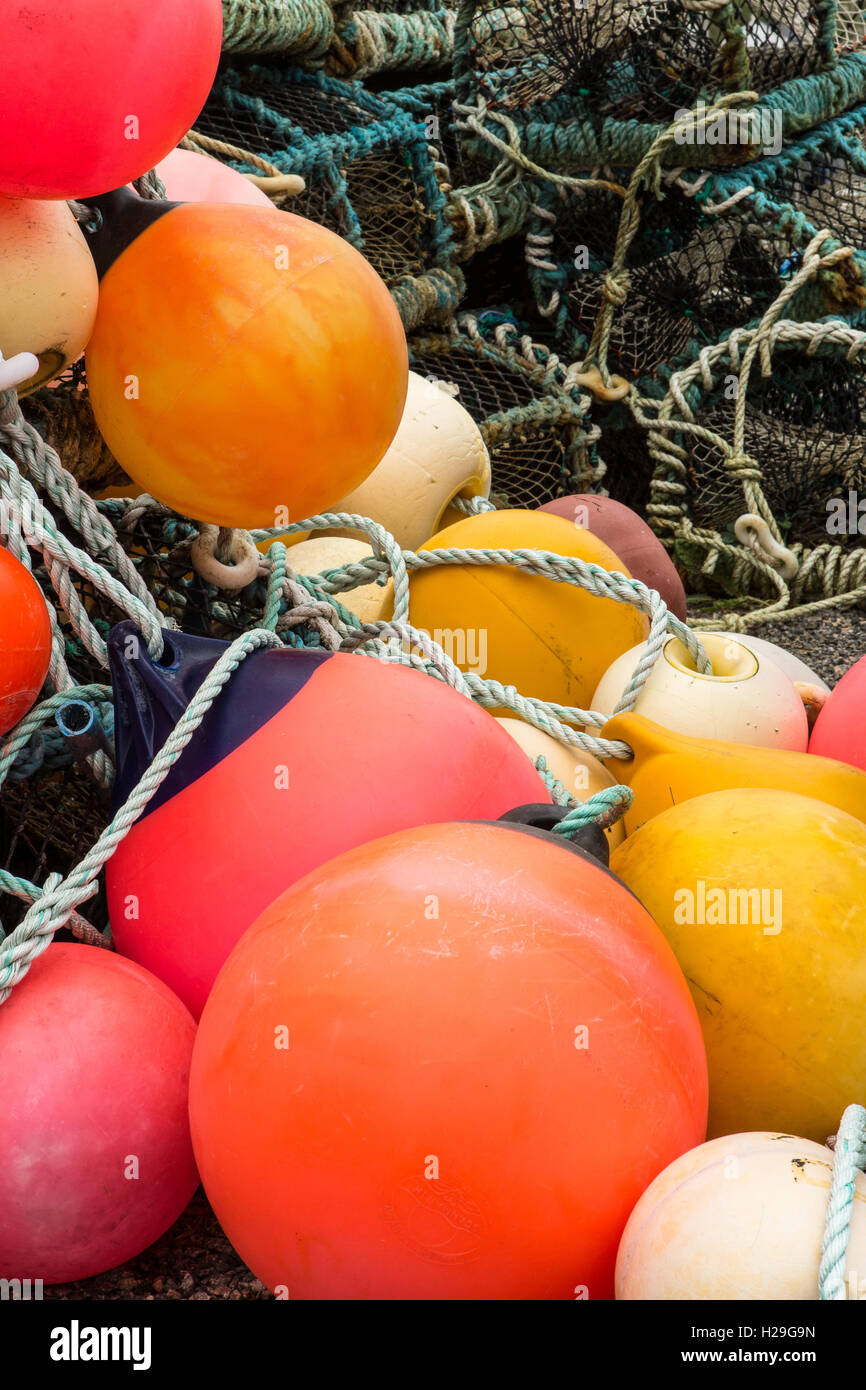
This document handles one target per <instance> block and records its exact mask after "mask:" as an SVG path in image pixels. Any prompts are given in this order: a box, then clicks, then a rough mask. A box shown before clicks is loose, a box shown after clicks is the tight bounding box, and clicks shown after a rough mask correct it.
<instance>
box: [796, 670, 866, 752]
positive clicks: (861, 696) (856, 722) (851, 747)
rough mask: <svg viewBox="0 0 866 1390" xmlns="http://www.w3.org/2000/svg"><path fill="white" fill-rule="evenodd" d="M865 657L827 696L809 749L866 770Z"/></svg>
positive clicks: (847, 672)
mask: <svg viewBox="0 0 866 1390" xmlns="http://www.w3.org/2000/svg"><path fill="white" fill-rule="evenodd" d="M864 714H866V656H862V657H861V658H860V660H859V661H858V662H856V664H855V665H854V666H852V667H851V669H850V671H846V672H845V675H844V676H843V677H842V679H841V680H840V682H839V684H838V685H837V686H835V687H834V689H833V690H832V691H831V693H830V695H829V696H828V698H827V700H826V702H825V704H824V706H823V708H822V710H821V713H820V714H819V715H818V718H817V721H816V723H815V728H814V729H813V731H812V737H811V739H810V740H809V752H810V753H818V754H819V755H820V757H822V758H836V759H837V760H838V761H839V762H842V763H850V764H851V766H852V767H860V768H862V769H863V771H864V772H866V719H864V717H863V716H864Z"/></svg>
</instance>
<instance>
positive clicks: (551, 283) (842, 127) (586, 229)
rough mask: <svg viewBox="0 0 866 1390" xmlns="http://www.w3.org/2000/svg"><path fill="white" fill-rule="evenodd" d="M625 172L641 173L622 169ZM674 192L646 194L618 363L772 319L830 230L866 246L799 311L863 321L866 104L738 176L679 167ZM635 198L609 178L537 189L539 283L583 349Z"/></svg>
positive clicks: (620, 312)
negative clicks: (628, 203) (690, 173)
mask: <svg viewBox="0 0 866 1390" xmlns="http://www.w3.org/2000/svg"><path fill="white" fill-rule="evenodd" d="M612 178H613V181H615V182H619V183H620V185H621V186H622V185H624V184H626V183H627V181H628V175H627V174H625V173H620V172H618V171H616V170H614V171H612ZM662 191H663V196H662V198H661V199H660V200H659V199H657V198H656V197H655V196H654V195H653V194H652V193H651V192H646V193H645V194H644V195H643V197H642V201H641V207H640V223H639V227H638V230H637V233H636V235H635V237H634V239H633V241H632V242H631V244H630V246H629V248H628V254H627V260H626V265H627V270H628V281H627V286H626V293H625V296H624V299H623V302H622V304H621V305H617V308H616V311H615V314H614V315H613V322H612V329H611V334H610V344H609V363H610V366H611V369H612V370H613V371H615V372H618V373H619V374H621V375H623V376H625V377H627V378H629V379H633V378H634V377H641V376H644V375H646V374H647V373H652V372H654V371H655V370H656V369H657V368H658V367H660V366H661V365H662V364H664V363H672V362H673V361H674V360H675V359H677V358H680V357H682V356H685V355H687V354H688V353H689V352H690V351H691V350H692V348H693V347H696V348H698V349H699V348H701V347H703V346H705V345H707V344H712V343H715V342H718V340H719V338H720V337H721V336H722V335H723V334H724V333H725V332H727V331H730V330H732V329H734V328H739V327H744V326H746V325H748V324H749V323H752V322H754V321H755V320H757V319H758V318H760V316H761V315H762V314H763V313H764V312H765V311H766V309H767V308H768V307H769V305H770V304H771V303H772V302H773V301H774V300H775V298H776V297H777V295H778V294H779V292H780V290H781V289H782V288H783V287H784V285H785V283H786V281H787V280H788V279H790V277H791V275H792V274H794V273H795V272H796V270H797V268H798V266H799V265H800V264H801V259H802V252H803V248H804V247H805V246H806V245H807V244H808V242H809V241H810V240H811V238H812V237H813V236H814V235H815V234H816V233H817V232H818V231H823V230H826V231H828V232H829V233H830V234H831V237H832V238H835V239H836V240H837V241H839V242H841V243H842V244H846V245H850V246H852V247H853V248H854V249H855V250H856V251H857V253H858V254H857V256H856V257H855V259H854V261H853V262H846V263H844V264H842V265H840V266H838V267H836V268H833V269H830V270H826V271H822V272H821V273H820V274H819V275H818V276H817V277H816V279H815V280H814V282H810V283H809V284H808V285H806V286H804V287H803V289H802V290H801V291H800V292H799V293H798V296H797V298H796V300H794V301H793V302H792V303H791V305H789V306H788V308H787V310H786V315H787V316H788V317H791V318H795V319H797V318H801V319H816V318H822V317H824V316H826V315H828V314H840V313H841V314H845V315H846V316H847V317H848V318H849V319H851V320H852V321H856V320H857V317H858V315H859V314H860V313H861V312H862V310H863V308H864V284H866V253H864V250H863V248H866V142H864V125H863V108H858V109H857V110H856V111H855V112H853V113H852V114H851V116H849V117H846V118H844V119H842V120H837V121H833V122H828V123H826V124H825V125H824V126H823V127H819V129H818V130H817V131H816V132H814V133H813V135H811V136H809V137H808V138H807V139H806V140H805V141H801V142H799V143H798V144H795V145H792V146H790V147H787V148H786V149H785V151H784V152H783V154H782V155H780V156H779V157H776V158H767V159H762V160H758V161H755V162H754V163H753V164H750V165H747V166H746V167H745V168H743V169H742V170H740V171H738V173H737V174H736V175H735V176H734V175H705V176H699V177H697V178H695V179H693V180H691V181H689V179H687V178H681V179H678V180H676V181H674V180H672V179H670V178H668V179H667V180H666V181H665V182H664V183H663V185H662ZM622 207H623V199H622V197H621V196H620V195H618V194H617V193H616V192H613V191H611V190H610V189H608V188H605V187H593V186H588V187H587V188H586V189H585V190H578V189H568V190H555V189H554V190H551V189H550V187H549V186H548V187H545V188H541V187H539V188H538V189H536V190H535V194H534V202H533V204H532V209H531V213H530V220H529V224H528V234H529V238H528V242H527V246H528V251H529V259H530V261H531V277H532V283H533V287H534V290H535V293H536V297H537V302H538V306H539V311H540V312H541V313H542V314H543V315H545V316H546V317H547V318H548V319H549V321H550V322H551V324H552V325H553V326H554V328H555V331H556V335H557V342H558V343H559V344H560V345H561V348H562V349H563V350H564V351H567V352H569V353H571V354H572V355H575V356H579V355H580V353H581V352H582V351H583V349H584V348H585V347H586V344H587V342H588V340H589V338H590V336H591V334H592V331H593V328H594V326H595V324H596V321H597V318H598V315H599V311H600V310H601V308H602V305H603V304H604V302H605V298H606V295H607V292H608V283H607V280H606V277H607V275H608V272H609V271H610V269H611V264H612V259H613V253H614V247H615V244H616V238H617V231H618V228H619V223H620V218H621V215H622Z"/></svg>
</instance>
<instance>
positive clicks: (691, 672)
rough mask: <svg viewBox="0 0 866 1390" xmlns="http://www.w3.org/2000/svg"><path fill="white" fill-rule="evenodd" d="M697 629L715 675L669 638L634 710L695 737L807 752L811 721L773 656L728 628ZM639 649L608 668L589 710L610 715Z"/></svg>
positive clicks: (797, 694)
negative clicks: (748, 644) (750, 645)
mask: <svg viewBox="0 0 866 1390" xmlns="http://www.w3.org/2000/svg"><path fill="white" fill-rule="evenodd" d="M696 635H697V636H698V637H700V639H701V641H702V642H703V644H704V648H705V650H706V653H707V656H708V657H709V658H710V661H711V662H712V665H713V673H712V675H709V674H708V675H703V674H701V673H699V672H698V671H697V670H696V669H695V666H694V663H693V661H692V659H691V657H690V656H689V654H688V652H687V651H686V649H685V647H684V646H683V644H682V643H681V642H680V640H679V638H676V637H671V638H670V639H669V640H668V641H667V642H666V643H665V646H664V648H663V650H662V652H661V654H660V655H659V657H658V659H657V661H656V663H655V665H654V666H653V668H652V670H651V671H650V674H649V676H648V678H647V681H646V684H645V685H644V688H643V690H642V691H641V693H640V695H639V696H638V699H637V703H636V704H635V706H634V712H635V713H636V714H642V715H644V717H645V718H646V719H651V720H653V722H654V723H656V724H661V725H662V727H663V728H665V729H672V730H674V732H676V733H680V734H688V735H690V736H691V737H692V738H710V739H719V740H722V741H727V742H730V743H751V744H756V745H758V746H759V747H761V748H789V749H793V750H795V751H797V752H801V753H802V752H805V750H806V745H807V742H808V738H809V726H808V721H807V718H806V711H805V709H804V706H803V700H802V699H801V697H800V693H799V691H798V690H797V688H796V686H795V685H794V682H793V681H792V680H791V679H790V677H789V676H787V675H786V674H785V673H784V671H782V670H780V668H779V667H778V666H777V665H776V663H775V662H774V661H770V660H768V659H767V658H766V657H762V656H758V655H756V654H755V652H753V651H751V650H749V648H748V647H746V646H744V645H743V644H742V643H741V642H740V641H739V640H736V641H734V639H733V638H731V637H729V636H727V634H724V633H717V632H699V633H697V634H696ZM643 650H644V648H643V647H632V649H631V650H630V651H627V652H625V653H624V654H623V655H622V656H620V657H618V658H617V660H616V661H614V662H613V664H612V665H611V666H609V667H608V669H607V671H606V672H605V673H604V675H603V676H602V678H601V681H600V682H599V684H598V686H597V687H596V691H595V694H594V695H593V697H592V700H591V702H590V709H593V710H596V711H598V713H599V714H613V711H614V707H615V706H616V705H617V704H618V702H619V700H620V698H621V696H622V695H623V692H624V691H625V689H626V687H627V686H628V685H629V683H630V681H631V676H632V673H633V671H634V669H635V667H636V666H637V663H638V660H639V659H640V656H641V652H642V651H643Z"/></svg>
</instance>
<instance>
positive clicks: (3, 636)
mask: <svg viewBox="0 0 866 1390" xmlns="http://www.w3.org/2000/svg"><path fill="white" fill-rule="evenodd" d="M50 659H51V621H50V619H49V616H48V605H47V604H46V602H45V599H44V598H43V597H42V590H41V589H40V588H39V585H38V584H37V583H36V580H35V579H34V578H33V575H32V574H30V573H29V571H28V570H26V569H25V568H24V566H23V565H22V564H21V561H20V560H16V559H15V556H14V555H12V554H10V552H9V551H8V550H4V548H3V546H2V545H0V734H5V733H8V731H9V730H10V729H11V728H12V726H13V724H17V723H18V720H19V719H23V718H24V715H25V714H26V713H27V711H28V710H29V709H30V706H31V705H32V704H33V702H34V701H35V699H36V697H37V696H38V694H39V692H40V690H41V689H42V685H43V682H44V680H45V677H46V676H47V674H48V664H49V661H50Z"/></svg>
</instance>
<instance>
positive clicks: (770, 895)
mask: <svg viewBox="0 0 866 1390" xmlns="http://www.w3.org/2000/svg"><path fill="white" fill-rule="evenodd" d="M674 921H675V922H676V924H677V925H678V926H688V927H693V926H701V927H738V926H739V927H760V928H761V929H762V931H763V934H764V936H778V934H779V932H780V931H781V930H782V890H781V888H713V887H711V886H708V885H707V883H706V881H705V880H704V879H702V878H699V879H698V880H697V882H696V884H695V886H694V888H677V889H676V891H675V893H674Z"/></svg>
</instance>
